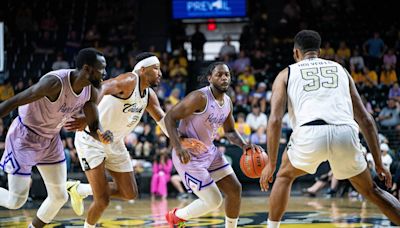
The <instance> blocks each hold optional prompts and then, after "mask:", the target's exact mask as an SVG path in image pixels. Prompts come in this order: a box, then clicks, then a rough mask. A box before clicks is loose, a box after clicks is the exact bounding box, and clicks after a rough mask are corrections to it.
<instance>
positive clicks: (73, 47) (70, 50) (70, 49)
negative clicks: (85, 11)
mask: <svg viewBox="0 0 400 228" xmlns="http://www.w3.org/2000/svg"><path fill="white" fill-rule="evenodd" d="M79 49H81V41H80V40H79V39H78V35H77V33H76V31H75V30H71V31H70V32H69V33H68V38H67V41H66V42H65V45H64V51H65V57H66V58H67V59H68V60H72V59H74V57H75V55H76V54H77V53H78V51H79Z"/></svg>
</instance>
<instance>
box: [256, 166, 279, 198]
mask: <svg viewBox="0 0 400 228" xmlns="http://www.w3.org/2000/svg"><path fill="white" fill-rule="evenodd" d="M275 168H276V166H275V165H273V164H271V163H270V162H268V163H267V165H266V166H265V167H264V169H263V171H262V173H261V177H260V188H261V191H263V192H265V191H268V189H269V183H272V182H273V181H274V177H273V175H274V172H275Z"/></svg>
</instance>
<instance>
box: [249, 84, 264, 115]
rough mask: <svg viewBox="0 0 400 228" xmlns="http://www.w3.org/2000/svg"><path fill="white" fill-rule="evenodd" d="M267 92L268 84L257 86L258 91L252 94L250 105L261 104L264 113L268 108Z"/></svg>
mask: <svg viewBox="0 0 400 228" xmlns="http://www.w3.org/2000/svg"><path fill="white" fill-rule="evenodd" d="M266 90H267V84H265V83H264V82H260V83H259V84H258V86H257V90H256V91H253V92H250V96H249V101H250V105H255V104H259V105H260V108H261V112H264V113H265V111H266V108H267V107H266V106H267V99H266V94H267V93H266Z"/></svg>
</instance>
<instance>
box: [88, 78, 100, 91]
mask: <svg viewBox="0 0 400 228" xmlns="http://www.w3.org/2000/svg"><path fill="white" fill-rule="evenodd" d="M89 81H90V84H92V85H93V86H94V87H95V88H96V89H100V88H101V80H96V79H89Z"/></svg>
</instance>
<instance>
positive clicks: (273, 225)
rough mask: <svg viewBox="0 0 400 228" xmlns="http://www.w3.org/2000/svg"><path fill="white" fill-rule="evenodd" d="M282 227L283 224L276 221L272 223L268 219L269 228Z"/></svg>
mask: <svg viewBox="0 0 400 228" xmlns="http://www.w3.org/2000/svg"><path fill="white" fill-rule="evenodd" d="M280 225H281V222H280V221H279V222H275V221H271V220H269V219H268V226H267V227H268V228H279V226H280Z"/></svg>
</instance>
